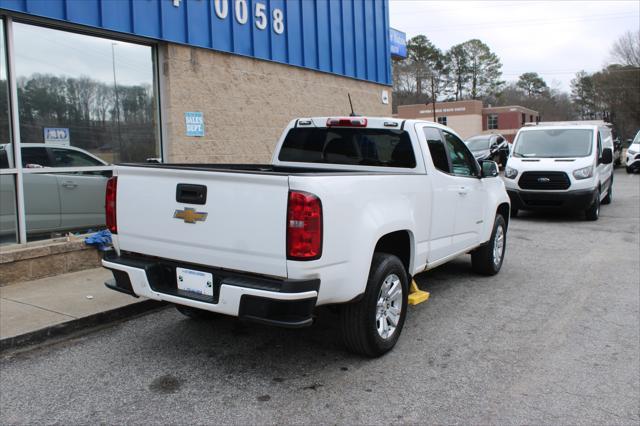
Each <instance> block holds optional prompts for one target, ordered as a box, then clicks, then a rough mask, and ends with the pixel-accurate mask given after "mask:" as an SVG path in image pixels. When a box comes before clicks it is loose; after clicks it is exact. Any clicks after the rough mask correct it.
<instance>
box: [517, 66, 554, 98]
mask: <svg viewBox="0 0 640 426" xmlns="http://www.w3.org/2000/svg"><path fill="white" fill-rule="evenodd" d="M516 87H517V88H518V89H520V90H522V91H523V92H525V93H526V94H527V96H528V97H530V98H531V97H534V96H541V95H543V94H544V93H546V92H547V91H548V90H549V86H547V83H546V82H545V81H544V80H543V79H542V77H540V76H539V75H538V73H537V72H526V73H524V74H522V75H521V76H520V77H519V78H518V82H517V83H516Z"/></svg>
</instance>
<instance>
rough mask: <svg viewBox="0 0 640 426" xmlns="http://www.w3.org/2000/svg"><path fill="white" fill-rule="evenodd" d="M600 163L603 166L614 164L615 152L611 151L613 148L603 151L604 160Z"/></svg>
mask: <svg viewBox="0 0 640 426" xmlns="http://www.w3.org/2000/svg"><path fill="white" fill-rule="evenodd" d="M600 162H601V163H602V164H611V163H613V152H612V151H611V148H605V149H603V150H602V159H601V161H600Z"/></svg>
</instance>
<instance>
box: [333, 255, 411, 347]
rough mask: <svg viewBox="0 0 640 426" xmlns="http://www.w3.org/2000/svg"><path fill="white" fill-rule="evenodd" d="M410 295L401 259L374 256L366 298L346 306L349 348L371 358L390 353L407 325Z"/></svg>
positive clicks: (343, 324) (344, 325)
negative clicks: (405, 321) (405, 323)
mask: <svg viewBox="0 0 640 426" xmlns="http://www.w3.org/2000/svg"><path fill="white" fill-rule="evenodd" d="M408 295H409V283H408V277H407V272H406V271H405V269H404V265H403V264H402V262H401V261H400V259H398V258H397V257H396V256H394V255H391V254H387V253H374V255H373V262H372V263H371V270H370V271H369V279H368V281H367V288H366V290H365V293H364V295H363V297H362V299H360V301H358V302H355V303H349V304H347V305H344V306H342V310H341V318H340V323H341V328H342V335H343V338H344V343H345V346H346V347H347V348H348V349H349V350H350V351H352V352H356V353H358V354H361V355H365V356H368V357H378V356H380V355H383V354H385V353H386V352H388V351H390V350H391V349H392V348H393V347H394V346H395V344H396V342H397V341H398V338H399V337H400V333H401V332H402V327H403V326H404V320H405V317H406V315H407V301H408Z"/></svg>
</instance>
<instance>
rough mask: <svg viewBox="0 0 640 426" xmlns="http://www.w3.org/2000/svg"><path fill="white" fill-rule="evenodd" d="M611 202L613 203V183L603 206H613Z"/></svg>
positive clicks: (603, 200)
mask: <svg viewBox="0 0 640 426" xmlns="http://www.w3.org/2000/svg"><path fill="white" fill-rule="evenodd" d="M611 201H613V182H611V185H609V189H608V190H607V195H606V196H605V197H604V198H603V199H602V204H611Z"/></svg>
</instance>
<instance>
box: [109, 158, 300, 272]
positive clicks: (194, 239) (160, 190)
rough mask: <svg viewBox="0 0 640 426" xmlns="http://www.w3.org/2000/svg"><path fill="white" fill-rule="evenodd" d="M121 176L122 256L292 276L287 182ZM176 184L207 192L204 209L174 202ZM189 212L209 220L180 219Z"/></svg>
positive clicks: (142, 172)
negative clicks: (137, 255)
mask: <svg viewBox="0 0 640 426" xmlns="http://www.w3.org/2000/svg"><path fill="white" fill-rule="evenodd" d="M115 174H116V175H117V176H118V191H117V222H118V234H117V242H118V245H119V248H120V249H121V250H126V251H131V252H136V253H141V254H145V255H151V256H158V257H162V258H168V259H173V260H177V261H183V262H188V263H195V264H202V265H207V266H213V267H220V268H225V269H231V270H238V271H246V272H253V273H257V274H264V275H273V276H279V277H286V276H287V262H286V215H287V199H288V191H289V182H288V176H286V175H269V174H251V173H234V172H219V171H218V172H214V171H197V170H184V169H182V170H176V169H170V168H158V169H155V168H145V167H131V166H123V167H116V173H115ZM178 184H193V185H204V186H206V188H207V193H206V202H205V204H201V205H198V204H185V203H180V202H178V201H176V198H177V194H176V189H177V185H178ZM185 208H191V209H195V211H196V212H200V213H206V214H207V216H206V219H205V220H204V221H196V222H195V223H187V222H186V221H185V220H184V219H181V218H175V217H174V215H175V214H176V212H182V211H184V210H185ZM178 216H180V214H178Z"/></svg>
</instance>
